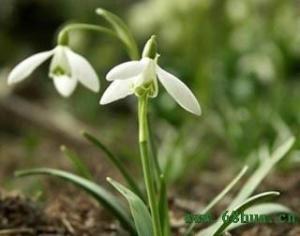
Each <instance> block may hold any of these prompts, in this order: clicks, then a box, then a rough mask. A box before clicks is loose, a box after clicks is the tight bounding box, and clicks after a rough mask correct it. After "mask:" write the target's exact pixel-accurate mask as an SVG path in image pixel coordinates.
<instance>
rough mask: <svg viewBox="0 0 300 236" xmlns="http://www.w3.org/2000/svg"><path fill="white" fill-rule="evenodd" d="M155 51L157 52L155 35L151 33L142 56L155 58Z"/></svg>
mask: <svg viewBox="0 0 300 236" xmlns="http://www.w3.org/2000/svg"><path fill="white" fill-rule="evenodd" d="M156 52H157V43H156V36H155V35H152V36H151V38H150V39H149V40H148V41H147V43H146V44H145V47H144V50H143V54H142V57H148V58H151V59H155V58H156Z"/></svg>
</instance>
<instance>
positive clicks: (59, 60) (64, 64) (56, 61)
mask: <svg viewBox="0 0 300 236" xmlns="http://www.w3.org/2000/svg"><path fill="white" fill-rule="evenodd" d="M68 50H69V48H68V47H66V46H60V45H59V46H56V47H55V49H54V55H53V58H52V60H51V63H50V71H49V76H50V77H54V76H57V73H56V70H57V68H59V69H60V70H62V71H60V72H59V73H63V74H65V75H69V76H71V66H70V62H69V60H68V58H67V51H68Z"/></svg>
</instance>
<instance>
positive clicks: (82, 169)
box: [60, 146, 93, 180]
mask: <svg viewBox="0 0 300 236" xmlns="http://www.w3.org/2000/svg"><path fill="white" fill-rule="evenodd" d="M60 150H61V151H62V152H63V153H64V155H65V156H66V157H67V158H68V159H69V160H70V161H71V163H72V165H73V167H74V169H75V171H76V172H77V173H78V174H79V175H80V176H82V177H84V178H86V179H89V180H93V176H92V173H91V172H90V171H89V169H88V167H87V166H86V164H85V163H84V162H83V161H82V160H81V158H80V157H79V156H78V155H77V154H76V153H75V152H73V151H71V150H70V149H68V148H67V147H66V146H61V147H60Z"/></svg>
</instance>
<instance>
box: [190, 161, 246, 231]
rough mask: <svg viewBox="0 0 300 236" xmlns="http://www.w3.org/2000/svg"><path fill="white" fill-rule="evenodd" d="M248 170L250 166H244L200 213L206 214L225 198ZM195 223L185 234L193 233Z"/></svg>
mask: <svg viewBox="0 0 300 236" xmlns="http://www.w3.org/2000/svg"><path fill="white" fill-rule="evenodd" d="M247 170H248V166H244V168H243V169H242V170H241V171H240V172H239V173H238V175H237V176H236V177H235V178H234V179H233V180H232V181H231V182H230V183H229V184H228V185H227V186H226V187H225V188H224V189H223V191H222V192H220V193H219V194H218V195H217V196H216V197H215V198H214V199H213V200H212V201H211V202H210V203H209V204H208V205H207V206H206V207H205V208H204V209H203V210H201V211H200V213H199V214H206V213H207V212H208V211H209V210H210V209H212V208H213V207H214V206H215V205H216V204H217V203H218V202H220V200H222V199H223V198H224V196H225V195H226V194H227V193H228V192H229V191H230V190H231V189H232V188H233V187H234V186H235V185H236V184H237V183H238V182H239V180H240V179H241V178H242V177H243V176H244V175H245V174H246V172H247ZM195 225H196V224H195V223H192V224H191V225H190V227H189V228H188V230H187V231H186V233H185V235H190V234H191V233H192V230H193V228H194V227H195Z"/></svg>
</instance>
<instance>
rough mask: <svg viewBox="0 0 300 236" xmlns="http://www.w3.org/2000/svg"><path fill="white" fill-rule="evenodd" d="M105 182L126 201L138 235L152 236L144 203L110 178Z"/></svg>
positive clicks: (149, 219)
mask: <svg viewBox="0 0 300 236" xmlns="http://www.w3.org/2000/svg"><path fill="white" fill-rule="evenodd" d="M107 181H108V182H109V183H111V184H112V185H113V186H114V187H115V188H116V189H117V190H118V191H119V192H120V193H121V194H122V195H123V196H124V197H125V198H126V199H127V201H128V203H129V206H130V210H131V214H132V216H133V220H134V222H135V226H136V230H137V232H138V235H139V236H153V230H152V223H151V216H150V213H149V210H148V208H147V206H146V205H145V203H144V202H143V201H142V200H141V199H140V198H139V197H138V196H137V195H136V194H135V193H133V192H132V191H131V190H129V189H128V188H126V187H124V186H123V185H121V184H120V183H118V182H116V181H114V180H112V179H111V178H107Z"/></svg>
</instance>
